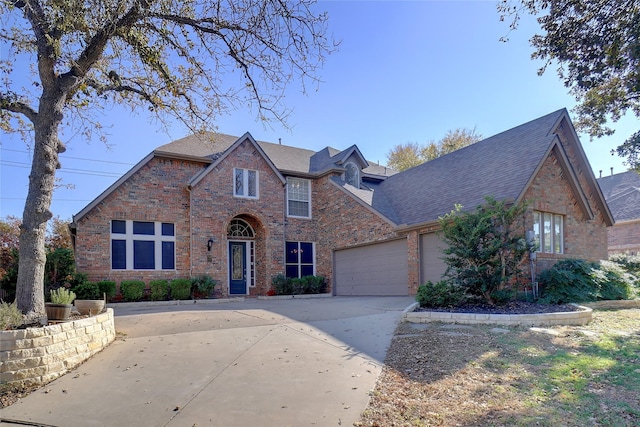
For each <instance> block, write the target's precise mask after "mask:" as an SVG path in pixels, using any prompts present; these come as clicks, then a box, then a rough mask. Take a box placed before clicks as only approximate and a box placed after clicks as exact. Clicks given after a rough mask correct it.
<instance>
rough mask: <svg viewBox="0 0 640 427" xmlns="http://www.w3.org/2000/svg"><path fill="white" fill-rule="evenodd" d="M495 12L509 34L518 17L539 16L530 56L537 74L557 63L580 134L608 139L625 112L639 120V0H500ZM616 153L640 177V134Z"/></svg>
mask: <svg viewBox="0 0 640 427" xmlns="http://www.w3.org/2000/svg"><path fill="white" fill-rule="evenodd" d="M498 11H499V13H500V16H501V19H503V20H504V19H506V20H510V26H511V28H512V29H515V28H517V26H518V21H519V19H520V17H521V16H522V14H525V13H529V14H532V15H535V16H537V17H538V18H537V20H538V23H539V24H540V27H541V30H542V33H541V34H537V35H535V36H534V37H533V38H532V39H531V44H532V46H533V47H534V48H535V51H534V52H533V55H532V57H533V58H534V59H541V60H543V61H544V65H543V67H542V68H541V69H540V70H539V73H540V74H541V73H543V72H544V71H545V69H546V68H547V67H548V66H550V65H552V64H554V63H556V64H558V68H557V73H558V76H559V77H560V78H561V79H562V80H563V81H564V84H565V86H566V87H568V88H570V90H571V93H572V95H573V96H575V98H576V100H577V101H578V105H577V106H576V108H575V112H576V113H577V121H576V127H577V128H578V129H579V130H582V131H584V132H587V133H588V134H589V135H590V136H591V137H600V136H603V135H611V134H613V132H614V131H613V129H611V128H610V127H609V126H607V123H608V121H609V120H611V121H612V122H616V121H618V120H619V119H620V118H621V117H622V116H623V115H625V114H626V113H627V111H631V112H632V113H633V114H635V115H636V116H638V117H640V0H500V2H499V4H498ZM625 136H626V135H625ZM615 151H617V153H618V155H620V156H622V157H626V163H627V165H628V166H629V167H631V168H633V169H635V170H636V171H638V172H639V173H640V131H639V132H636V133H635V134H634V135H632V136H630V137H629V138H628V139H627V140H626V141H625V142H624V143H623V144H622V145H620V146H619V147H618V148H617V149H616V150H615Z"/></svg>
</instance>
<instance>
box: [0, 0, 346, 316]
mask: <svg viewBox="0 0 640 427" xmlns="http://www.w3.org/2000/svg"><path fill="white" fill-rule="evenodd" d="M314 3H315V2H314V0H296V1H286V0H285V1H282V0H189V1H182V0H180V1H178V0H103V1H77V0H2V1H0V20H1V22H2V25H1V26H0V43H1V45H2V50H3V56H2V58H1V59H0V80H1V82H2V88H1V89H0V128H2V130H4V131H6V132H19V133H21V134H22V135H23V137H25V138H26V139H27V141H29V144H30V145H31V146H32V149H33V161H32V167H31V173H30V175H29V189H28V193H27V197H26V202H25V209H24V213H23V216H22V220H23V222H22V228H21V234H20V251H21V252H20V269H19V270H20V271H19V277H18V289H17V303H18V307H19V308H20V309H21V310H22V311H23V312H24V313H25V314H26V316H27V319H36V318H38V317H41V316H42V315H43V314H44V295H43V277H44V265H45V250H44V248H45V235H46V223H47V221H48V220H49V219H50V218H51V217H52V214H51V212H50V211H49V208H50V206H51V198H52V194H53V189H54V186H55V171H56V169H58V168H60V166H61V165H60V163H59V157H58V156H59V154H60V153H62V152H64V151H65V146H64V144H63V143H62V141H61V140H60V138H59V133H60V131H61V129H66V130H69V131H70V132H73V133H82V134H84V135H85V136H87V137H90V136H91V134H92V132H95V131H96V130H97V131H100V129H101V125H100V122H99V117H100V116H99V115H98V114H99V113H100V112H101V110H106V109H109V108H110V107H111V106H112V105H113V104H123V105H126V106H128V107H130V108H131V109H132V110H141V109H143V108H144V109H146V111H148V112H149V113H150V114H151V116H152V117H155V118H157V119H159V120H160V122H161V123H166V121H167V119H168V118H171V117H175V118H177V119H179V120H181V121H182V122H183V123H184V124H185V125H186V126H188V127H189V128H190V129H192V130H194V131H195V130H198V129H201V128H205V127H209V128H213V127H215V126H214V124H215V119H216V118H217V117H218V115H219V113H221V112H224V111H226V110H228V109H230V108H233V107H234V106H237V105H239V104H240V103H242V104H243V105H247V104H248V105H252V106H256V107H257V111H258V116H259V117H260V118H261V119H269V118H271V119H276V120H280V121H283V122H284V121H285V119H286V116H287V110H286V109H285V108H284V105H283V102H282V99H283V95H284V90H285V88H286V87H287V86H288V85H289V83H290V82H292V81H293V80H297V81H299V82H301V84H302V88H303V90H304V89H305V87H306V85H307V84H308V83H309V82H312V83H317V82H318V76H317V72H318V69H319V68H320V67H321V65H322V63H323V61H324V58H325V56H326V55H327V54H329V53H330V52H331V51H333V50H334V48H335V45H333V44H332V43H331V42H330V41H329V40H327V38H326V36H325V34H326V26H327V16H326V14H323V13H318V12H316V11H315V6H314ZM5 52H6V53H5ZM102 136H103V137H104V135H102Z"/></svg>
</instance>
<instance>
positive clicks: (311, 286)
mask: <svg viewBox="0 0 640 427" xmlns="http://www.w3.org/2000/svg"><path fill="white" fill-rule="evenodd" d="M303 278H304V279H305V280H306V282H307V283H306V286H305V294H323V293H325V292H327V280H326V279H325V278H324V277H322V276H305V277H303Z"/></svg>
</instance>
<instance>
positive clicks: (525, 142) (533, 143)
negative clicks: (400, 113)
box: [373, 109, 566, 225]
mask: <svg viewBox="0 0 640 427" xmlns="http://www.w3.org/2000/svg"><path fill="white" fill-rule="evenodd" d="M563 115H566V110H564V109H562V110H558V111H556V112H554V113H551V114H548V115H546V116H543V117H540V118H539V119H536V120H533V121H531V122H528V123H525V124H523V125H520V126H517V127H515V128H513V129H511V130H508V131H505V132H502V133H500V134H498V135H495V136H492V137H490V138H487V139H485V140H483V141H480V142H477V143H475V144H473V145H470V146H468V147H465V148H462V149H460V150H457V151H454V152H453V153H450V154H447V155H445V156H442V157H439V158H437V159H435V160H432V161H430V162H427V163H424V164H422V165H419V166H416V167H414V168H411V169H408V170H406V171H404V172H401V173H398V174H396V175H393V176H391V177H389V178H387V179H386V180H385V181H383V182H381V183H380V184H379V185H378V188H377V190H376V191H378V192H381V193H382V194H381V196H382V197H380V198H379V199H378V200H379V203H376V202H377V200H376V197H375V196H374V198H373V208H374V209H377V210H380V211H381V212H382V211H388V210H389V207H391V209H392V210H393V211H394V212H395V217H396V218H398V221H399V222H397V223H398V224H405V225H412V224H420V223H425V222H430V221H435V220H437V219H438V217H439V216H442V215H443V214H446V213H448V212H450V211H451V210H453V209H454V206H455V204H461V205H463V207H464V208H466V209H472V208H475V207H476V206H478V205H481V204H483V203H484V202H485V200H484V196H487V195H490V196H493V197H495V198H496V199H498V200H505V199H507V200H509V199H510V200H514V201H515V200H517V199H518V198H519V196H520V195H521V194H522V192H523V191H524V189H525V187H526V186H527V184H528V182H529V180H530V179H531V177H532V176H533V175H534V173H535V171H536V169H537V168H538V166H539V165H540V164H541V162H542V160H543V159H544V156H545V155H546V154H547V153H548V151H549V150H550V147H551V145H552V143H553V141H554V138H555V135H554V134H553V133H552V131H553V129H554V128H555V126H556V125H557V123H558V121H559V120H560V119H561V118H562V116H563Z"/></svg>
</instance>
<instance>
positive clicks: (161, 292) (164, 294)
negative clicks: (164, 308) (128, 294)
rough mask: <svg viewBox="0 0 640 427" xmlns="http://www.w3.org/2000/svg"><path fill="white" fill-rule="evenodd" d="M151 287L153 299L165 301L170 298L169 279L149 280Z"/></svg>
mask: <svg viewBox="0 0 640 427" xmlns="http://www.w3.org/2000/svg"><path fill="white" fill-rule="evenodd" d="M149 289H151V301H163V300H167V299H168V298H169V281H168V280H161V279H160V280H152V281H150V282H149Z"/></svg>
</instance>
